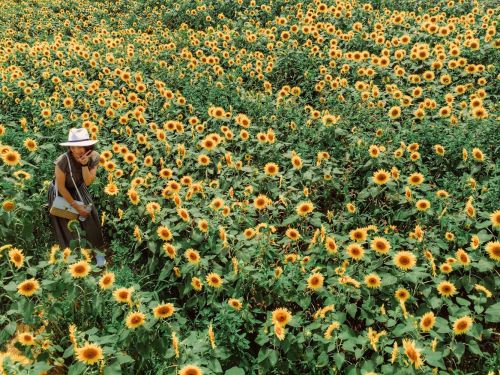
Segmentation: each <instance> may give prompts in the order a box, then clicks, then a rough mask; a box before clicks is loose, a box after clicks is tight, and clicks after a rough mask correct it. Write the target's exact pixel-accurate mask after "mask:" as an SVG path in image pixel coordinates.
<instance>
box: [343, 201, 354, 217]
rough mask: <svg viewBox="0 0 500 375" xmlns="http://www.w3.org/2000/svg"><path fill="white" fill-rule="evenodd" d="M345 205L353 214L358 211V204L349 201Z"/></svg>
mask: <svg viewBox="0 0 500 375" xmlns="http://www.w3.org/2000/svg"><path fill="white" fill-rule="evenodd" d="M345 207H346V208H347V211H349V213H351V214H353V213H355V212H356V206H355V205H354V204H353V203H347V204H346V205H345Z"/></svg>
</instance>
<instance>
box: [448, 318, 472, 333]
mask: <svg viewBox="0 0 500 375" xmlns="http://www.w3.org/2000/svg"><path fill="white" fill-rule="evenodd" d="M472 322H473V320H472V318H471V317H470V316H468V315H466V316H463V317H461V318H458V319H457V320H455V322H454V323H453V332H454V333H455V335H463V334H464V333H465V332H467V331H468V330H469V329H470V328H471V327H472Z"/></svg>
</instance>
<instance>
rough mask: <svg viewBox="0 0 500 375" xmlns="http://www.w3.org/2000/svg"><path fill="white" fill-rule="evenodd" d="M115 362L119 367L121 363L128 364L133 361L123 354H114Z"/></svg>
mask: <svg viewBox="0 0 500 375" xmlns="http://www.w3.org/2000/svg"><path fill="white" fill-rule="evenodd" d="M116 360H117V362H118V363H119V364H120V365H121V364H123V363H130V362H134V361H135V360H134V359H133V358H132V357H131V356H129V355H127V354H123V353H118V354H116Z"/></svg>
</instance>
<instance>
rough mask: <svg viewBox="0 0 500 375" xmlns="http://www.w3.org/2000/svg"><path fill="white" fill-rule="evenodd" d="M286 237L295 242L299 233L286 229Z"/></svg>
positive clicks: (292, 229) (295, 230)
mask: <svg viewBox="0 0 500 375" xmlns="http://www.w3.org/2000/svg"><path fill="white" fill-rule="evenodd" d="M285 234H286V236H287V237H288V238H289V239H291V240H292V241H297V240H298V239H299V238H300V233H299V231H298V230H297V229H294V228H288V229H287V230H286V232H285Z"/></svg>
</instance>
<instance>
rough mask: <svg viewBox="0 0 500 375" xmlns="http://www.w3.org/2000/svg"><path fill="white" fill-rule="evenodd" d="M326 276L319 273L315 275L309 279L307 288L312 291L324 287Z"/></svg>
mask: <svg viewBox="0 0 500 375" xmlns="http://www.w3.org/2000/svg"><path fill="white" fill-rule="evenodd" d="M324 279H325V278H324V276H323V275H322V274H320V273H318V272H316V273H313V274H312V275H311V276H309V278H308V279H307V287H308V288H309V289H312V290H318V289H320V288H321V287H323V281H324Z"/></svg>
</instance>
